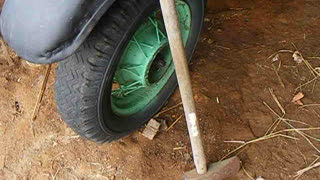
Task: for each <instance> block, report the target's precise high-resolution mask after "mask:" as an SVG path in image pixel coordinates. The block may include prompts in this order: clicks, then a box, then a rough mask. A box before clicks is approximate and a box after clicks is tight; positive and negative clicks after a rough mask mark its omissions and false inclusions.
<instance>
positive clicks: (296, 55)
mask: <svg viewBox="0 0 320 180" xmlns="http://www.w3.org/2000/svg"><path fill="white" fill-rule="evenodd" d="M292 57H293V60H294V61H295V62H297V63H298V64H300V63H302V62H303V57H302V55H301V53H300V52H299V51H295V52H294V53H293V55H292Z"/></svg>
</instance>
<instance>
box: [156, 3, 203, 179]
mask: <svg viewBox="0 0 320 180" xmlns="http://www.w3.org/2000/svg"><path fill="white" fill-rule="evenodd" d="M160 4H161V10H162V14H163V18H164V22H165V26H166V30H167V34H168V38H169V44H170V48H171V52H172V57H173V62H174V65H175V70H176V74H177V78H178V83H179V89H180V93H181V98H182V103H183V107H184V112H185V115H186V120H187V125H188V131H189V136H190V140H191V146H192V151H193V159H194V163H195V166H196V169H197V172H198V174H205V173H206V172H207V164H206V158H205V154H204V149H203V145H202V140H201V134H200V128H199V123H198V119H197V115H196V108H195V103H194V99H193V93H192V87H191V80H190V74H189V68H188V61H187V57H186V53H185V48H184V45H183V41H182V36H181V30H180V24H179V20H178V13H177V11H176V4H175V1H174V0H160Z"/></svg>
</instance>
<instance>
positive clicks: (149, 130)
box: [142, 119, 161, 140]
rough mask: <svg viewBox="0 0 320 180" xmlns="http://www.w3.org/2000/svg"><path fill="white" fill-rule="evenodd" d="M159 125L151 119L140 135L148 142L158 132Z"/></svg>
mask: <svg viewBox="0 0 320 180" xmlns="http://www.w3.org/2000/svg"><path fill="white" fill-rule="evenodd" d="M160 125H161V124H160V123H159V122H158V121H156V120H155V119H151V120H150V121H149V122H148V124H147V126H146V128H145V129H144V130H143V132H142V135H143V136H144V137H146V138H148V139H150V140H153V138H154V137H155V136H156V135H157V133H158V131H159V128H160Z"/></svg>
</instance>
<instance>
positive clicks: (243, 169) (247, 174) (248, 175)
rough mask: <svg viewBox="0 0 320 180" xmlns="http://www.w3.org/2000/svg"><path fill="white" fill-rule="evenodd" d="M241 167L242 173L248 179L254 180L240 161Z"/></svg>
mask: <svg viewBox="0 0 320 180" xmlns="http://www.w3.org/2000/svg"><path fill="white" fill-rule="evenodd" d="M241 168H242V171H243V172H244V174H245V175H246V176H247V177H248V178H249V179H250V180H255V179H254V178H253V177H252V176H251V175H250V174H249V173H248V171H247V170H246V169H245V168H244V167H243V164H242V163H241Z"/></svg>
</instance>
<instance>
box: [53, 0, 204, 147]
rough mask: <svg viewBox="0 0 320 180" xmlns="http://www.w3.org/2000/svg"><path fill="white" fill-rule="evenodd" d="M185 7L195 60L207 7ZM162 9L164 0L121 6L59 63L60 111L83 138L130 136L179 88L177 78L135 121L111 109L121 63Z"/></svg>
mask: <svg viewBox="0 0 320 180" xmlns="http://www.w3.org/2000/svg"><path fill="white" fill-rule="evenodd" d="M185 1H186V2H187V3H188V4H189V6H190V7H191V13H192V26H191V34H190V37H189V39H188V42H187V46H186V51H187V55H188V57H189V58H190V57H191V55H192V53H193V51H194V48H195V46H196V43H197V40H198V37H199V34H200V31H201V28H202V22H203V16H204V6H203V3H204V2H203V1H201V0H196V1H195V0H185ZM156 8H159V1H158V0H117V1H116V3H115V4H114V5H113V6H112V7H111V8H110V10H108V12H107V13H106V14H105V15H104V17H103V18H102V19H101V20H100V22H99V24H98V25H97V26H96V27H95V29H94V30H93V32H92V33H91V35H90V36H89V37H88V39H87V40H86V42H85V43H84V44H83V45H82V46H81V47H80V48H79V49H78V50H77V52H76V53H75V54H73V55H72V56H71V57H69V58H68V59H66V60H65V61H62V62H60V63H59V66H58V68H57V73H56V74H57V75H56V83H55V92H56V101H57V105H58V110H59V111H60V113H61V115H62V118H63V119H64V121H65V122H66V123H67V124H68V125H69V126H70V127H71V128H72V129H73V130H74V131H76V132H77V133H78V134H80V135H81V136H83V137H85V138H87V139H89V140H92V141H95V142H97V143H104V142H111V141H113V140H116V139H119V138H121V137H123V136H126V135H128V134H129V133H131V132H132V131H134V130H136V129H138V128H140V127H141V126H142V125H143V124H145V123H146V122H147V121H148V120H149V119H150V118H151V117H152V116H153V115H154V114H155V113H157V111H159V109H160V108H161V107H162V106H163V104H164V103H165V102H166V101H167V99H168V98H169V97H170V95H171V94H172V92H173V91H174V90H175V88H176V87H177V80H176V77H175V75H172V76H171V78H170V79H169V81H168V83H167V84H166V85H165V87H164V88H163V90H161V92H160V93H159V95H158V96H157V97H156V98H155V99H154V100H153V101H152V102H151V103H150V105H149V106H148V107H146V108H145V109H144V110H142V111H140V112H138V113H136V114H134V115H132V116H130V117H119V116H117V115H115V114H114V113H113V112H112V110H111V107H110V93H111V84H112V79H113V75H114V72H115V70H116V66H117V62H118V60H119V59H120V56H121V54H122V52H123V50H124V48H125V47H126V44H127V43H128V41H129V40H130V39H131V37H132V35H133V33H134V32H135V30H136V29H137V28H138V27H139V25H140V24H141V23H142V22H143V21H144V20H145V18H146V17H148V16H149V15H150V14H151V13H152V12H153V11H154V10H155V9H156Z"/></svg>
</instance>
